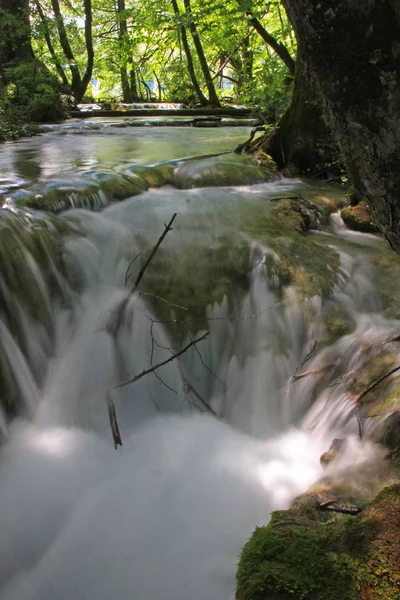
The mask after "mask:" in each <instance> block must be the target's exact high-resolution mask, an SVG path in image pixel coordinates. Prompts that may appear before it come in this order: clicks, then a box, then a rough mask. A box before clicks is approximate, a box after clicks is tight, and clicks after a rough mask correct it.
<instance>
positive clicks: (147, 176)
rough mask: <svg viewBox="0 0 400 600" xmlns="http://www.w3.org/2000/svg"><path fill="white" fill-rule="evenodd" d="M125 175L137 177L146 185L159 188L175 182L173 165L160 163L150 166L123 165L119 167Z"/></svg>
mask: <svg viewBox="0 0 400 600" xmlns="http://www.w3.org/2000/svg"><path fill="white" fill-rule="evenodd" d="M120 170H121V172H123V173H124V174H125V175H126V176H127V177H133V178H136V177H139V178H140V179H141V180H142V181H144V182H145V184H146V186H147V187H154V188H159V187H162V186H164V185H174V184H175V175H174V173H175V165H174V164H167V163H165V164H162V165H155V166H150V167H144V166H139V165H132V166H124V167H121V168H120Z"/></svg>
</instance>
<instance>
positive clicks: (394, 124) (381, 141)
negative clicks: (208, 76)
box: [283, 0, 400, 252]
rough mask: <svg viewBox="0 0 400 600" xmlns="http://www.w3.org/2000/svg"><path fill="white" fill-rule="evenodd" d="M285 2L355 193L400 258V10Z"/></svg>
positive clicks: (378, 1)
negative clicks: (369, 209) (399, 253)
mask: <svg viewBox="0 0 400 600" xmlns="http://www.w3.org/2000/svg"><path fill="white" fill-rule="evenodd" d="M283 4H284V6H285V8H286V10H287V13H288V16H289V19H290V21H291V23H292V25H293V27H294V30H295V33H296V36H297V41H298V45H299V50H300V52H301V54H302V56H303V57H304V61H305V68H306V75H307V77H308V80H309V83H310V85H311V87H312V88H314V89H315V90H316V92H317V93H318V95H319V97H320V99H321V101H322V104H323V106H324V110H325V112H326V116H327V118H328V121H329V123H330V125H331V127H332V129H333V131H334V132H335V134H336V136H337V139H338V141H339V144H340V147H341V150H342V153H343V156H344V159H345V161H346V165H347V167H348V170H349V174H350V177H351V180H352V182H353V184H354V186H355V188H356V191H357V193H358V194H359V195H362V196H364V197H365V198H366V199H367V201H368V203H369V205H370V208H371V211H372V213H373V215H374V218H375V221H376V223H377V224H378V226H379V228H380V229H381V231H382V232H383V234H384V235H385V237H386V238H387V240H388V241H389V243H390V245H391V246H392V247H393V248H394V249H395V250H396V251H397V252H400V85H399V84H400V4H399V2H398V0H342V2H337V0H319V2H316V1H315V0H283Z"/></svg>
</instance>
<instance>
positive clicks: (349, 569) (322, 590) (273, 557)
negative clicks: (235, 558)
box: [236, 485, 400, 600]
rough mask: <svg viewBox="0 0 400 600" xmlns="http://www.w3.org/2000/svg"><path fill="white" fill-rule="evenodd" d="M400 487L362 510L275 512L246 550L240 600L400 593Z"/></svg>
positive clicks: (356, 598) (345, 599) (327, 599)
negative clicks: (346, 512) (351, 513)
mask: <svg viewBox="0 0 400 600" xmlns="http://www.w3.org/2000/svg"><path fill="white" fill-rule="evenodd" d="M399 511H400V485H393V486H391V487H387V488H385V489H384V490H383V491H382V492H381V493H380V494H379V495H378V496H377V497H376V499H375V500H374V501H373V502H372V503H371V504H370V505H369V506H368V507H367V508H366V509H365V510H364V512H362V513H361V514H359V515H357V516H347V515H341V514H337V513H331V512H325V511H319V510H316V509H315V508H314V507H312V506H307V505H303V506H296V507H294V508H291V509H290V510H288V511H277V512H275V513H273V514H272V518H271V521H270V523H269V525H268V526H267V527H259V528H257V529H256V530H255V531H254V533H253V535H252V536H251V538H250V540H249V541H248V542H247V544H246V545H245V547H244V548H243V551H242V554H241V557H240V562H239V566H238V571H237V588H236V599H237V600H272V599H274V600H289V599H290V598H292V599H293V600H294V599H296V600H360V598H361V599H364V598H367V599H370V598H373V599H374V600H390V599H393V600H394V599H395V598H399V597H400V519H399Z"/></svg>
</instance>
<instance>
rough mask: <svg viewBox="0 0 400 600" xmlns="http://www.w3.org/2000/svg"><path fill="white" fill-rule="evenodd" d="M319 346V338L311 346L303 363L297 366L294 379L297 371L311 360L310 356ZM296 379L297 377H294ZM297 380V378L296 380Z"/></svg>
mask: <svg viewBox="0 0 400 600" xmlns="http://www.w3.org/2000/svg"><path fill="white" fill-rule="evenodd" d="M316 348H317V340H314V343H313V345H312V346H311V348H310V350H309V352H308V353H307V354H306V355H305V357H304V358H303V360H302V361H301V363H299V364H298V365H297V367H296V370H295V372H294V375H293V379H294V378H295V377H296V376H297V373H298V372H299V371H300V369H302V368H303V367H304V365H305V364H306V363H307V362H308V361H309V360H310V358H311V357H312V356H313V355H314V353H315V350H316ZM294 380H295V379H294ZM295 381H296V380H295Z"/></svg>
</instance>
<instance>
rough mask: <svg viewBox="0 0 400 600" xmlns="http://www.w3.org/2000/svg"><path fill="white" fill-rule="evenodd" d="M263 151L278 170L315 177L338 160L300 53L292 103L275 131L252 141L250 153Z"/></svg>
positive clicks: (331, 136) (335, 147)
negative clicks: (326, 166)
mask: <svg viewBox="0 0 400 600" xmlns="http://www.w3.org/2000/svg"><path fill="white" fill-rule="evenodd" d="M260 149H262V150H264V151H266V152H267V153H268V154H270V155H271V156H272V158H273V159H274V160H275V162H276V163H277V165H278V167H279V168H284V167H287V166H294V167H296V168H297V169H299V170H300V171H301V172H302V173H306V174H308V175H317V174H319V173H320V172H321V171H322V170H323V169H324V167H323V165H324V164H326V163H327V162H328V163H331V162H333V161H334V160H335V159H337V157H338V148H337V144H336V141H335V139H334V137H333V135H332V133H331V131H330V129H329V128H328V127H327V125H326V123H325V121H324V119H323V114H322V108H321V104H320V102H319V101H318V99H317V98H316V95H315V91H314V90H313V89H312V88H311V87H310V84H309V81H308V79H307V77H306V73H305V64H304V60H303V57H302V55H301V51H300V50H299V53H298V55H297V61H296V70H295V76H294V85H293V93H292V99H291V103H290V106H289V108H288V109H287V111H286V112H285V113H284V115H283V116H282V118H281V119H280V121H279V123H278V125H277V127H276V129H275V130H274V131H272V132H270V133H268V134H266V135H265V136H263V137H260V138H258V139H256V140H255V142H253V143H252V144H251V146H250V152H255V151H257V150H260Z"/></svg>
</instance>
